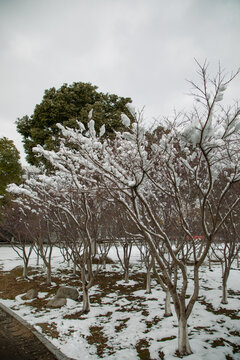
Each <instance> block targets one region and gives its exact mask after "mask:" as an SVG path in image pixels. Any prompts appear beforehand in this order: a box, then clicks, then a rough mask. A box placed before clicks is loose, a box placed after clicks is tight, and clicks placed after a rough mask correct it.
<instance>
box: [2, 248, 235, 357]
mask: <svg viewBox="0 0 240 360" xmlns="http://www.w3.org/2000/svg"><path fill="white" fill-rule="evenodd" d="M109 257H111V258H112V259H113V260H114V261H116V264H117V256H116V253H115V250H114V249H111V251H110V254H109ZM131 260H132V264H133V267H132V268H131V273H130V279H131V280H130V282H129V283H128V284H125V283H124V282H123V281H122V280H119V281H118V282H117V284H116V286H115V287H114V290H113V292H112V293H108V294H107V295H106V296H104V297H103V298H101V301H100V304H99V303H98V302H92V304H91V311H90V313H89V314H87V315H84V316H81V317H80V318H77V319H75V318H73V317H71V316H69V315H73V314H75V313H77V312H78V311H81V302H75V301H73V300H69V299H68V300H67V305H66V306H64V307H62V308H61V309H51V310H50V311H49V309H43V310H40V311H36V309H35V308H34V307H33V306H29V305H30V303H31V300H28V302H27V301H26V300H23V299H22V295H23V294H19V295H18V296H16V298H15V300H1V302H2V303H3V304H4V305H6V306H8V307H9V308H12V309H13V310H14V311H15V312H16V313H17V314H18V315H20V316H21V317H23V318H24V319H25V320H26V321H28V322H29V323H30V324H32V325H34V326H36V328H37V330H38V331H41V332H43V331H42V327H41V326H40V325H39V324H43V323H48V324H49V326H51V327H54V328H55V329H56V331H57V332H58V336H57V337H55V338H52V337H51V336H49V335H48V336H47V337H48V339H49V340H50V341H52V343H53V344H54V345H56V346H57V347H58V348H60V349H61V351H62V352H63V353H65V354H66V355H67V356H69V357H72V358H74V359H79V360H80V359H81V360H96V359H99V358H103V359H109V360H124V359H126V360H134V359H139V358H140V355H139V354H140V352H142V353H141V354H142V355H141V356H143V357H141V359H146V360H147V359H159V355H160V354H161V352H162V353H164V359H167V360H174V359H176V358H177V357H176V355H175V350H176V348H177V319H176V316H175V314H174V315H173V316H172V317H168V318H165V317H163V312H164V293H163V291H162V290H161V288H160V286H159V285H158V284H157V283H156V282H155V280H153V281H152V285H153V289H152V293H151V294H145V291H144V288H143V289H138V290H134V287H135V286H136V284H138V281H137V280H136V279H137V275H138V274H139V273H140V272H142V271H144V269H142V270H141V268H140V263H139V253H138V250H137V249H136V248H135V249H134V251H133V254H132V258H131ZM35 264H36V255H33V256H32V257H31V260H30V266H35ZM116 264H114V265H110V264H108V265H107V270H106V271H107V274H111V273H112V272H115V273H116V274H121V273H122V270H121V268H120V265H116ZM18 265H21V259H19V258H18V256H17V254H16V253H15V252H14V251H13V250H12V249H11V248H9V247H7V246H6V247H0V269H2V270H4V271H9V270H11V269H13V268H14V267H16V266H18ZM61 269H62V271H63V270H64V269H66V264H65V263H63V262H62V258H61V254H60V252H59V250H58V249H55V250H54V255H53V272H57V270H58V273H59V270H61ZM213 269H214V271H209V269H208V268H207V267H204V269H203V270H202V271H201V290H200V296H199V301H198V302H197V303H196V305H195V307H194V310H193V313H192V315H191V317H190V319H189V337H190V344H191V347H192V350H193V352H194V353H193V354H192V355H190V356H188V357H187V359H188V360H200V359H204V360H215V359H216V360H225V359H235V360H237V359H240V353H239V349H240V340H239V339H240V337H239V334H240V320H239V316H240V312H239V307H240V306H239V305H240V281H239V278H240V271H239V269H236V267H234V268H233V269H232V271H231V273H230V278H229V282H228V288H229V289H230V290H231V291H230V295H229V303H228V304H227V305H222V304H220V301H221V268H220V266H218V265H214V267H213ZM191 275H192V274H191V271H190V272H189V278H191ZM109 276H110V275H109ZM62 278H64V277H62ZM66 279H67V277H66ZM131 288H132V289H133V290H132V291H128V292H126V294H124V291H123V289H128V290H129V289H131ZM120 289H121V291H120ZM100 293H101V289H100V287H99V286H98V285H96V286H94V287H93V288H92V289H91V290H90V299H91V298H92V299H94V296H97V295H98V294H100ZM190 293H191V280H190V290H189V294H190ZM46 294H47V293H43V292H42V293H39V298H44V297H45V296H46ZM0 296H1V294H0ZM51 297H53V295H51ZM27 303H28V304H27ZM27 305H28V306H27ZM209 305H210V308H209ZM221 309H222V310H221ZM172 310H173V312H174V309H173V305H172ZM45 335H46V334H45ZM94 335H95V338H96V335H97V336H99V337H100V338H101V342H102V343H104V348H103V349H102V348H101V346H100V345H99V347H98V346H95V345H93V344H91V337H92V336H94ZM146 348H148V349H149V353H150V354H149V353H148V352H146V355H143V351H144V349H146ZM159 351H160V353H159ZM144 356H145V357H144ZM162 356H163V355H162Z"/></svg>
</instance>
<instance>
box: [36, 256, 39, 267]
mask: <svg viewBox="0 0 240 360" xmlns="http://www.w3.org/2000/svg"><path fill="white" fill-rule="evenodd" d="M39 259H40V256H39V253H37V262H36V265H37V266H39Z"/></svg>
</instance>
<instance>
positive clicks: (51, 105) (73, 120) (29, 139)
mask: <svg viewBox="0 0 240 360" xmlns="http://www.w3.org/2000/svg"><path fill="white" fill-rule="evenodd" d="M131 102H132V100H131V99H130V98H124V97H119V96H117V95H113V94H108V93H107V94H103V93H101V92H98V91H97V86H93V85H92V84H90V83H82V82H74V83H73V84H72V85H68V84H63V85H62V86H61V87H60V89H58V90H56V89H55V88H54V87H53V88H50V89H49V90H45V93H44V96H43V99H42V102H41V103H40V104H38V105H36V107H35V109H34V112H33V114H32V115H31V116H28V115H25V116H23V117H22V118H19V119H18V120H17V130H18V132H19V133H20V134H21V135H22V136H23V142H24V148H25V151H26V153H27V157H26V159H27V161H28V162H29V163H30V164H31V165H39V163H42V162H44V161H43V159H42V158H39V157H38V158H37V157H35V156H34V153H33V152H32V148H33V147H34V146H36V145H37V144H40V145H42V146H44V148H46V149H49V150H53V149H54V150H57V149H58V146H59V129H58V128H57V126H56V124H57V123H60V124H62V125H64V126H69V127H71V128H75V127H76V126H77V121H81V122H82V123H83V124H86V123H87V122H88V115H89V112H90V111H91V110H92V118H93V119H94V120H95V124H96V129H97V130H99V129H100V127H101V126H102V125H103V124H105V128H106V136H110V137H111V136H112V137H113V136H114V130H122V129H123V124H122V122H121V114H122V113H125V114H126V115H127V116H128V117H129V118H130V119H131V120H132V114H131V112H130V111H129V109H128V107H127V106H126V105H127V104H128V103H131Z"/></svg>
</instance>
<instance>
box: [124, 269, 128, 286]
mask: <svg viewBox="0 0 240 360" xmlns="http://www.w3.org/2000/svg"><path fill="white" fill-rule="evenodd" d="M124 282H125V283H126V284H128V283H129V270H128V269H126V270H125V272H124Z"/></svg>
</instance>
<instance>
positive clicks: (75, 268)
mask: <svg viewBox="0 0 240 360" xmlns="http://www.w3.org/2000/svg"><path fill="white" fill-rule="evenodd" d="M76 273H77V266H76V263H73V275H76Z"/></svg>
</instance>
